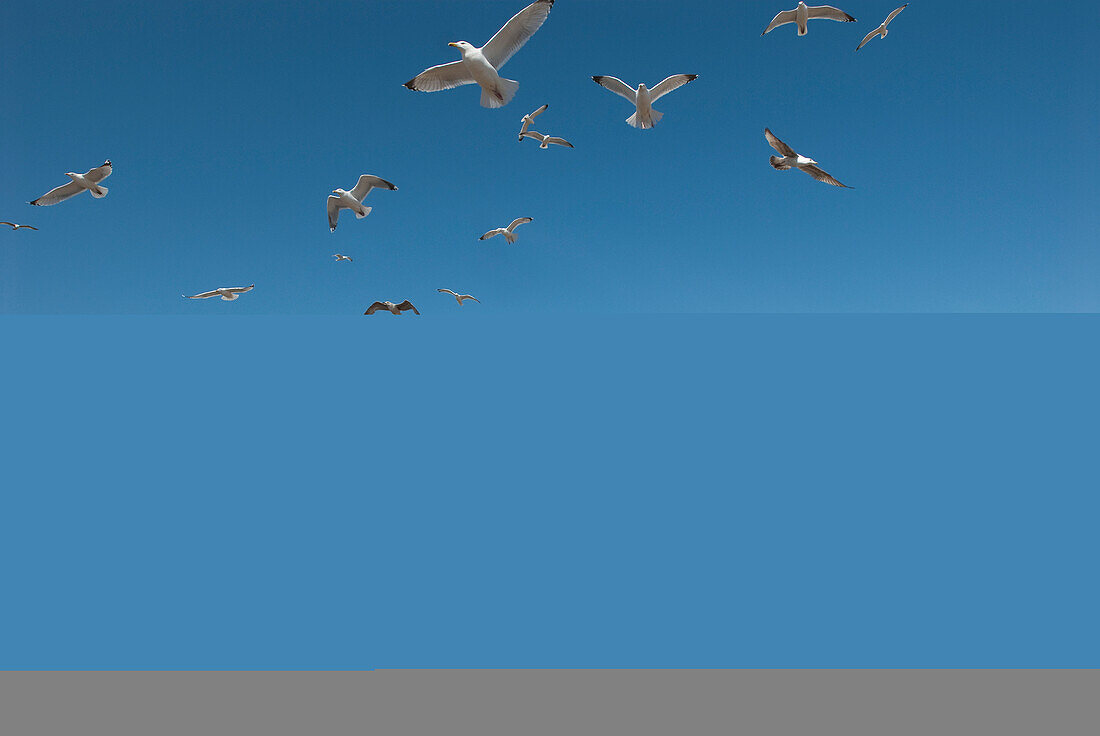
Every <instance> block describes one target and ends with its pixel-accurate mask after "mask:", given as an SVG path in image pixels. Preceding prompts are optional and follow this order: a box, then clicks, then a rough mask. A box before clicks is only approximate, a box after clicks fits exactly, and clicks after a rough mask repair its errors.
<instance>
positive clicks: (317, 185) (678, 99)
mask: <svg viewBox="0 0 1100 736" xmlns="http://www.w3.org/2000/svg"><path fill="white" fill-rule="evenodd" d="M787 4H788V3H785V2H783V3H776V2H755V1H753V2H736V3H729V2H711V1H709V0H700V1H699V2H694V3H689V4H685V3H675V2H664V1H653V0H638V1H636V2H629V3H628V2H608V1H603V0H588V1H586V2H579V1H577V0H559V1H558V2H557V3H556V5H555V7H554V9H553V11H552V12H551V14H550V18H549V19H548V21H547V22H546V24H545V25H544V26H543V28H542V29H541V30H540V31H539V32H538V33H537V34H536V35H535V36H534V38H533V39H532V40H531V41H530V42H529V43H528V45H527V46H526V47H525V48H524V49H523V50H522V51H521V52H520V53H519V54H517V55H516V57H515V58H514V59H513V60H512V61H510V62H509V64H508V65H507V66H506V67H505V68H504V71H505V72H506V76H509V77H511V78H514V79H517V80H519V81H520V83H521V87H520V90H519V94H518V95H517V97H516V99H515V101H514V102H513V103H512V104H510V105H508V106H507V107H505V108H504V109H503V110H495V111H494V110H485V109H483V108H481V107H480V106H479V105H478V100H477V97H478V95H477V92H476V90H474V89H471V88H464V89H458V90H452V91H447V92H439V93H434V94H422V93H414V92H411V91H409V90H407V89H405V88H404V87H402V83H403V82H404V81H406V80H407V79H409V78H410V77H412V76H413V75H415V74H416V73H417V72H419V71H420V70H422V69H423V68H425V67H426V66H429V65H432V64H436V63H441V62H444V61H448V60H450V59H452V58H456V57H455V52H454V50H453V49H451V48H449V47H447V45H446V44H447V43H448V42H449V41H451V40H455V39H457V38H464V39H468V40H470V41H472V42H475V43H479V44H480V43H483V42H484V41H485V40H486V39H487V38H488V37H489V35H490V34H492V33H493V32H494V31H495V30H496V29H497V28H498V27H499V26H500V25H501V24H502V23H503V22H504V21H505V20H507V19H508V18H509V17H510V16H511V15H512V14H513V13H514V12H515V11H516V10H518V9H519V8H521V7H522V6H523V2H522V1H521V0H520V1H516V0H508V1H504V0H492V1H490V2H477V3H474V2H424V1H419V0H417V1H413V2H401V3H396V2H347V1H344V0H339V1H337V2H330V3H323V4H315V3H308V4H307V3H290V2H239V1H231V2H218V3H210V2H201V1H200V2H192V3H185V4H168V3H160V2H153V3H138V2H118V1H117V0H106V1H105V2H98V3H94V4H90V3H76V2H70V1H69V0H61V1H60V2H56V3H50V4H48V5H34V4H26V3H8V4H5V5H4V6H3V7H2V8H0V23H2V24H3V26H4V27H5V28H11V29H18V32H17V33H10V34H9V35H8V36H7V37H6V38H5V43H4V45H3V47H2V48H0V62H2V63H0V87H2V88H3V89H4V90H5V100H6V102H5V105H4V107H3V109H0V125H2V126H3V131H4V135H3V137H2V140H0V151H2V155H3V158H4V161H5V166H6V174H5V176H4V177H3V178H2V180H0V219H10V220H14V221H17V222H26V223H29V224H34V225H36V226H38V227H40V228H41V230H40V231H39V232H27V231H23V232H18V233H7V232H0V311H2V312H4V313H60V314H84V313H125V314H166V313H168V314H190V313H202V314H210V313H213V314H223V313H227V312H232V313H235V314H258V313H260V314H262V313H272V314H298V313H303V314H309V313H319V314H337V313H342V314H358V313H359V312H361V311H362V309H363V308H364V307H365V306H366V305H367V304H369V303H370V302H372V301H374V300H375V299H391V300H394V301H398V300H400V299H404V298H411V299H413V301H414V302H415V303H417V304H418V306H420V308H421V309H422V311H424V312H425V314H426V315H427V314H432V313H436V314H440V313H448V312H450V313H452V314H461V316H462V317H463V318H467V319H468V318H471V317H473V318H476V316H477V315H478V314H490V313H493V312H498V313H499V312H505V311H514V312H522V313H530V312H542V311H546V312H627V313H629V312H645V313H653V312H741V311H745V312H819V311H824V312H846V311H855V312H898V311H902V312H904V311H917V312H922V311H946V312H957V311H962V312H965V311H993V312H1017V311H1023V312H1027V311H1054V312H1074V311H1095V310H1096V309H1097V308H1098V307H1100V292H1098V290H1097V289H1096V284H1097V282H1098V280H1100V254H1098V251H1097V249H1096V247H1095V240H1096V237H1095V235H1096V232H1097V230H1098V225H1100V214H1098V212H1097V208H1096V207H1095V203H1096V201H1097V200H1098V197H1097V195H1098V194H1100V186H1098V184H1097V180H1096V177H1095V175H1094V174H1093V172H1092V170H1091V168H1089V167H1088V165H1087V164H1083V163H1082V159H1081V158H1080V153H1081V151H1087V150H1090V149H1091V145H1092V143H1093V140H1094V137H1095V133H1096V121H1097V119H1100V95H1098V91H1097V89H1098V88H1097V80H1096V77H1095V75H1094V74H1092V72H1091V69H1092V67H1093V66H1094V62H1095V47H1094V44H1093V40H1092V38H1091V33H1092V28H1093V27H1094V26H1095V24H1096V21H1100V11H1098V10H1097V9H1096V8H1095V7H1094V6H1091V5H1085V6H1081V5H1078V4H1054V5H1048V6H1044V7H1043V9H1042V11H1041V12H1037V11H1036V9H1035V6H1034V5H1033V4H1030V3H1023V2H1015V1H1013V0H1009V1H1008V2H997V3H992V2H974V3H964V4H958V3H948V2H941V1H940V0H914V2H912V3H911V4H910V6H909V7H908V8H907V9H906V10H905V11H904V12H903V13H902V14H901V15H899V16H898V18H897V19H896V20H895V21H894V22H893V24H892V25H891V34H890V36H889V37H888V38H886V39H884V40H883V39H876V40H874V41H872V42H871V43H869V44H868V45H867V46H866V47H864V48H863V49H862V50H861V51H859V52H858V53H855V52H854V49H855V46H856V45H857V43H858V42H859V40H860V38H862V36H863V34H864V33H866V32H867V31H868V30H870V29H871V28H873V27H874V26H875V25H877V24H878V23H879V22H880V21H881V20H882V19H883V18H885V16H886V15H887V14H888V13H889V11H890V10H892V9H893V7H895V3H894V2H893V0H890V1H889V2H867V1H866V0H859V1H858V2H852V3H851V4H850V5H844V4H843V3H842V4H841V5H843V6H844V7H845V9H846V10H848V11H849V12H851V13H852V14H853V15H855V16H856V17H857V18H858V19H859V22H857V23H852V24H841V23H832V22H827V21H822V22H817V23H814V24H812V25H811V29H810V33H809V35H808V36H806V37H804V38H797V37H795V33H794V29H793V28H792V27H784V28H780V29H778V30H776V31H773V32H772V33H770V34H768V35H767V36H766V37H763V38H762V37H760V32H761V30H763V28H764V26H765V25H766V24H767V22H768V20H770V18H771V17H772V15H774V13H775V12H776V10H778V9H781V8H782V7H784V6H785V5H787ZM994 8H995V11H996V12H992V13H991V12H990V10H991V9H994ZM1082 14H1084V15H1085V16H1088V15H1089V14H1092V15H1093V17H1092V18H1091V19H1090V18H1087V17H1084V18H1083V17H1082ZM677 72H690V73H698V74H699V75H700V78H699V79H698V80H697V81H696V82H694V83H692V84H690V85H688V86H686V87H684V88H683V89H681V90H678V91H677V92H676V93H674V94H673V95H670V96H669V97H667V98H665V99H663V100H661V103H660V104H659V105H658V108H659V109H661V110H662V111H663V112H665V114H666V115H665V118H664V120H663V121H662V122H661V123H660V125H658V127H657V128H656V129H654V130H650V131H637V130H634V129H632V128H629V127H628V126H626V125H625V124H624V122H623V120H624V119H625V118H626V117H627V116H628V115H629V114H630V109H629V106H628V105H627V103H626V102H625V101H624V100H622V99H620V98H618V97H616V96H614V95H612V94H611V93H609V92H607V91H606V90H603V89H601V88H599V87H598V86H596V85H595V84H594V83H593V82H592V81H591V80H590V79H589V76H590V75H592V74H612V75H616V76H620V77H622V78H623V79H625V80H627V81H629V82H631V83H634V84H636V83H637V82H639V81H647V82H649V83H650V84H653V83H656V82H657V81H659V80H660V79H661V78H663V77H664V76H666V75H668V74H671V73H677ZM542 103H549V104H550V109H549V111H548V112H547V113H546V114H545V115H544V116H542V117H541V118H540V120H539V127H540V128H542V129H545V130H547V131H548V132H551V133H554V134H560V135H563V136H565V137H567V138H569V139H570V140H572V141H573V142H574V143H575V144H576V146H577V148H576V149H575V150H559V149H554V150H549V151H541V150H538V148H537V146H535V145H533V144H531V143H529V142H528V143H525V144H519V143H517V142H516V139H515V134H516V131H517V130H518V127H519V118H520V117H521V116H522V114H523V113H525V112H528V111H530V110H532V109H534V108H535V107H537V106H538V105H540V104H542ZM765 126H769V127H771V128H772V129H773V130H774V131H775V132H776V133H777V134H778V135H779V136H780V137H781V138H783V139H784V140H786V141H787V142H789V143H791V144H792V145H793V146H794V147H795V148H796V149H797V150H799V151H800V152H803V153H806V154H807V155H810V156H812V157H814V158H816V159H817V160H819V161H821V163H822V165H823V166H824V168H826V170H828V171H829V172H830V173H832V174H833V175H835V176H836V177H837V178H839V179H840V180H841V181H843V182H845V183H847V184H850V185H852V186H853V187H855V189H853V190H850V191H847V190H837V189H834V188H831V187H828V186H825V185H822V184H818V183H817V182H814V181H813V180H811V179H810V178H809V177H807V176H805V175H804V174H801V173H800V172H797V171H790V172H776V171H774V170H772V169H771V167H770V166H768V156H769V155H771V153H772V150H771V149H770V148H769V147H768V146H767V144H766V143H765V141H764V138H763V129H764V127H765ZM104 158H110V159H111V160H112V161H113V162H114V165H115V173H114V175H113V176H112V177H111V179H110V180H109V181H108V182H107V183H108V185H109V187H110V189H111V193H110V195H109V196H108V197H107V198H106V199H104V200H102V201H93V200H92V199H91V198H90V197H88V196H86V195H84V196H82V197H80V198H78V199H74V200H72V201H68V202H64V203H61V204H59V205H56V206H54V207H49V208H32V207H29V206H28V205H26V204H25V203H26V202H27V201H28V200H30V199H33V198H34V197H36V196H38V195H40V194H42V193H44V192H45V191H47V190H48V189H50V188H52V187H53V186H56V185H57V184H60V183H63V182H64V178H63V176H62V172H64V171H67V170H72V169H76V170H80V171H84V170H87V169H88V168H90V167H92V166H95V165H97V164H99V163H100V162H101V161H102V160H103V159H104ZM367 172H369V173H374V174H378V175H380V176H383V177H386V178H388V179H390V180H392V181H394V182H395V183H396V184H397V185H398V186H399V187H400V191H398V192H396V193H390V192H375V193H372V194H371V195H370V202H369V203H370V204H371V205H373V206H374V208H375V209H374V212H373V213H372V214H371V216H370V217H369V218H367V219H366V220H363V221H355V220H354V219H349V218H347V217H346V216H345V218H344V219H343V221H342V222H341V224H340V227H339V228H338V229H337V231H336V233H335V234H331V233H329V232H328V228H327V226H326V222H325V212H324V202H325V197H326V196H327V194H328V192H329V191H330V190H331V189H333V188H335V187H339V186H342V187H345V188H347V187H350V186H351V185H352V184H353V183H354V182H355V179H356V177H357V176H358V175H359V174H360V173H367ZM521 215H529V216H532V217H534V218H535V220H536V222H535V223H533V224H532V225H530V226H527V227H525V228H523V229H522V230H521V239H520V241H519V242H518V243H517V244H516V245H515V246H508V245H507V244H505V243H503V242H502V241H500V240H499V239H497V240H496V241H490V242H488V243H481V242H478V240H477V236H478V235H479V234H480V233H482V232H484V231H486V230H488V229H490V228H492V227H495V226H497V225H501V224H505V223H507V222H508V221H510V220H511V219H512V218H513V217H517V216H521ZM334 252H344V253H348V254H350V255H352V256H353V257H354V258H355V259H356V261H355V262H354V263H352V264H346V263H341V264H335V263H333V262H332V259H331V254H332V253H334ZM249 283H256V284H257V288H256V290H255V291H253V292H252V293H251V294H248V295H246V296H245V297H244V298H242V299H240V300H238V301H237V302H234V303H232V304H226V303H223V302H220V301H218V302H217V303H214V302H205V303H195V302H186V301H184V300H182V299H180V294H182V293H194V292H197V291H201V290H206V289H210V288H213V287H216V286H223V285H238V284H249ZM439 287H444V288H452V289H455V290H457V291H464V292H470V293H473V294H476V295H478V296H479V297H480V298H481V299H482V304H481V305H480V306H479V305H476V304H468V305H466V306H465V307H464V308H463V309H462V311H461V312H460V313H455V312H454V309H457V305H455V304H454V303H453V301H452V302H448V301H447V300H446V298H444V297H441V296H438V295H437V294H436V292H435V289H436V288H439ZM452 308H453V309H452Z"/></svg>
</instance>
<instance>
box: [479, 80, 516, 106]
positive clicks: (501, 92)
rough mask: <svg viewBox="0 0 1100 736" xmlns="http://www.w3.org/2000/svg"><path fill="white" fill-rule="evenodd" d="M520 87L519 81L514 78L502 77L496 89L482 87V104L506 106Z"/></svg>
mask: <svg viewBox="0 0 1100 736" xmlns="http://www.w3.org/2000/svg"><path fill="white" fill-rule="evenodd" d="M518 89H519V82H517V81H515V80H514V79H505V78H504V77H501V78H500V80H499V81H497V86H496V88H495V89H491V90H490V89H485V88H484V87H483V88H482V89H481V106H482V107H491V108H496V107H504V106H505V105H507V104H508V103H509V102H511V101H512V98H513V97H515V96H516V90H518Z"/></svg>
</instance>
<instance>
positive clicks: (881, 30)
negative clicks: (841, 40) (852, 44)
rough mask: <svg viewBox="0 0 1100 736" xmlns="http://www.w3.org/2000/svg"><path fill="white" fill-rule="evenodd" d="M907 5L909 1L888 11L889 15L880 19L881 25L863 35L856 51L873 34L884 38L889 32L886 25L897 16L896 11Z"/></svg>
mask: <svg viewBox="0 0 1100 736" xmlns="http://www.w3.org/2000/svg"><path fill="white" fill-rule="evenodd" d="M908 7H909V3H905V5H902V6H901V7H900V8H898V9H897V10H895V11H894V12H892V13H890V15H888V16H886V20H884V21H882V25H881V26H879V27H878V28H876V29H875V30H873V31H871V32H870V33H868V34H867V35H866V36H864V37H863V40H862V41H860V42H859V46H856V51H859V50H860V49H861V48H863V47H864V46H866V45H867V42H868V41H870V40H871V39H872V38H874V37H875V36H879V37H881V38H886V34H887V33H889V31H887V30H886V26H888V25H890V21H892V20H893V19H894V18H895V17H896V16H897V14H898V13H900V12H901V11H903V10H905V9H906V8H908Z"/></svg>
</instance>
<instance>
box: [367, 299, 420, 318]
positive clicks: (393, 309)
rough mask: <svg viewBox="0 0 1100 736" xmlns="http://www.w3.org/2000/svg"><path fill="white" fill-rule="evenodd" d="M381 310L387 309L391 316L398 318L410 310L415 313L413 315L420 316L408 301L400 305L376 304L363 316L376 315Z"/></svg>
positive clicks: (390, 303)
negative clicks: (394, 315)
mask: <svg viewBox="0 0 1100 736" xmlns="http://www.w3.org/2000/svg"><path fill="white" fill-rule="evenodd" d="M379 309H385V310H386V311H387V312H390V313H391V314H396V315H397V316H398V317H400V316H401V313H402V312H407V311H409V310H410V309H411V310H412V311H413V314H420V312H419V311H418V310H417V308H416V307H414V306H413V303H412V302H410V301H409V300H408V299H406V300H405V301H403V302H401V303H400V304H394V303H393V302H375V303H374V304H372V305H370V306H369V307H367V311H365V312H363V314H374V313H375V312H377V311H378V310H379Z"/></svg>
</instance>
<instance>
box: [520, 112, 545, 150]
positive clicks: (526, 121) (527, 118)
mask: <svg viewBox="0 0 1100 736" xmlns="http://www.w3.org/2000/svg"><path fill="white" fill-rule="evenodd" d="M548 107H550V106H549V105H543V106H542V107H540V108H539V109H538V110H535V111H534V112H529V113H527V114H526V115H524V116H523V119H522V120H520V122H521V123H523V127H522V128H520V129H519V141H520V143H522V142H523V134H524V133H526V132H527V128H529V127H530V126H531V123H533V122H535V118H537V117H538V116H539V115H542V114H543V113H544V112H546V108H548Z"/></svg>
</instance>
